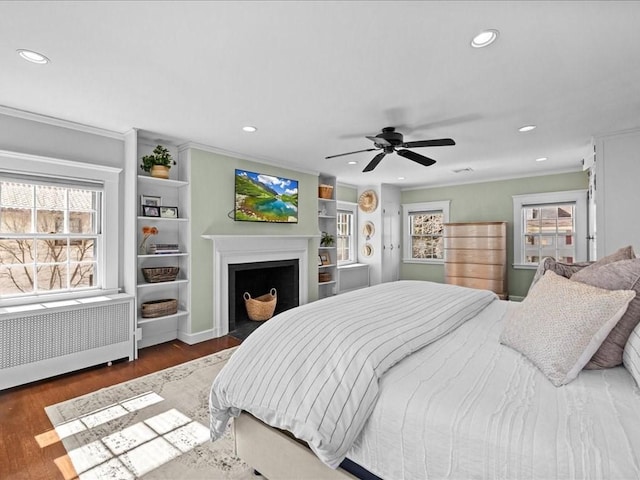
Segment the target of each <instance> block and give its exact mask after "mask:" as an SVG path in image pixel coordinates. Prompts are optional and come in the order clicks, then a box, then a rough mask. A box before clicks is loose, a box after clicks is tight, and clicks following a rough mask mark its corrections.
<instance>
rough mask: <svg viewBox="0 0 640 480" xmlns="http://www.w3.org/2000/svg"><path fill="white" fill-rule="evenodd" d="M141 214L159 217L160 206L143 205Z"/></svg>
mask: <svg viewBox="0 0 640 480" xmlns="http://www.w3.org/2000/svg"><path fill="white" fill-rule="evenodd" d="M142 215H144V216H145V217H159V216H160V207H155V206H153V205H143V206H142Z"/></svg>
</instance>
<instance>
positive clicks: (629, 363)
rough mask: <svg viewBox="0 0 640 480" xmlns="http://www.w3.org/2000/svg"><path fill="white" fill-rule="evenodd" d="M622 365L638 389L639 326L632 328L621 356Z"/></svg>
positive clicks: (639, 360) (639, 374) (639, 385)
mask: <svg viewBox="0 0 640 480" xmlns="http://www.w3.org/2000/svg"><path fill="white" fill-rule="evenodd" d="M622 363H623V364H624V366H625V368H626V369H627V370H629V372H630V373H631V376H632V377H633V378H634V379H635V381H636V384H638V388H640V324H639V325H638V326H637V327H636V328H634V330H633V332H631V335H630V336H629V340H627V344H626V345H625V347H624V352H623V354H622Z"/></svg>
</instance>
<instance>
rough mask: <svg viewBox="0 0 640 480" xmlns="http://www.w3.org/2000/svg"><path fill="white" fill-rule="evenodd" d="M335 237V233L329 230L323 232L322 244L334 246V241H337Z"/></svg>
mask: <svg viewBox="0 0 640 480" xmlns="http://www.w3.org/2000/svg"><path fill="white" fill-rule="evenodd" d="M335 241H336V240H335V238H334V237H333V235H331V234H329V233H328V232H322V237H321V238H320V245H321V246H323V247H331V246H333V242H335Z"/></svg>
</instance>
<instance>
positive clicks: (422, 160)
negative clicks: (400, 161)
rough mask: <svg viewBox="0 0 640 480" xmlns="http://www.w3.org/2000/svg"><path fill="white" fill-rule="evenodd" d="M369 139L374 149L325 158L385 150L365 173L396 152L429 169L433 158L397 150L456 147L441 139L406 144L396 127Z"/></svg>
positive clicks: (331, 156)
mask: <svg viewBox="0 0 640 480" xmlns="http://www.w3.org/2000/svg"><path fill="white" fill-rule="evenodd" d="M367 138H368V139H369V140H371V141H372V142H373V147H374V148H367V149H365V150H356V151H355V152H347V153H340V154H338V155H330V156H328V157H325V159H329V158H336V157H342V156H344V155H352V154H354V153H360V152H372V151H374V150H383V151H382V152H380V153H379V154H377V155H376V156H375V157H373V160H371V161H370V162H369V164H368V165H367V166H366V167H364V170H362V171H363V172H370V171H371V170H373V169H374V168H376V167H377V166H378V164H379V163H380V161H381V160H382V159H383V158H384V156H385V155H387V154H390V153H393V152H396V153H397V154H398V155H400V156H401V157H404V158H408V159H409V160H412V161H414V162H416V163H419V164H420V165H424V166H425V167H429V166H431V165H433V164H434V163H436V161H435V160H434V159H432V158H429V157H425V156H424V155H420V154H419V153H415V152H412V151H411V150H397V148H400V147H401V148H403V149H404V148H417V147H445V146H449V145H455V144H456V142H454V141H453V139H451V138H439V139H435V140H418V141H415V142H405V141H404V138H403V136H402V134H401V133H400V132H396V128H395V127H385V128H383V129H382V132H381V133H379V134H377V135H376V136H375V137H373V136H369V135H367Z"/></svg>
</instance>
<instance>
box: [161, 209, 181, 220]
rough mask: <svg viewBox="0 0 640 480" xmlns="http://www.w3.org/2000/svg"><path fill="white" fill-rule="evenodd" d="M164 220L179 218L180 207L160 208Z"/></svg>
mask: <svg viewBox="0 0 640 480" xmlns="http://www.w3.org/2000/svg"><path fill="white" fill-rule="evenodd" d="M160 216H161V217H162V218H178V207H160Z"/></svg>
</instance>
